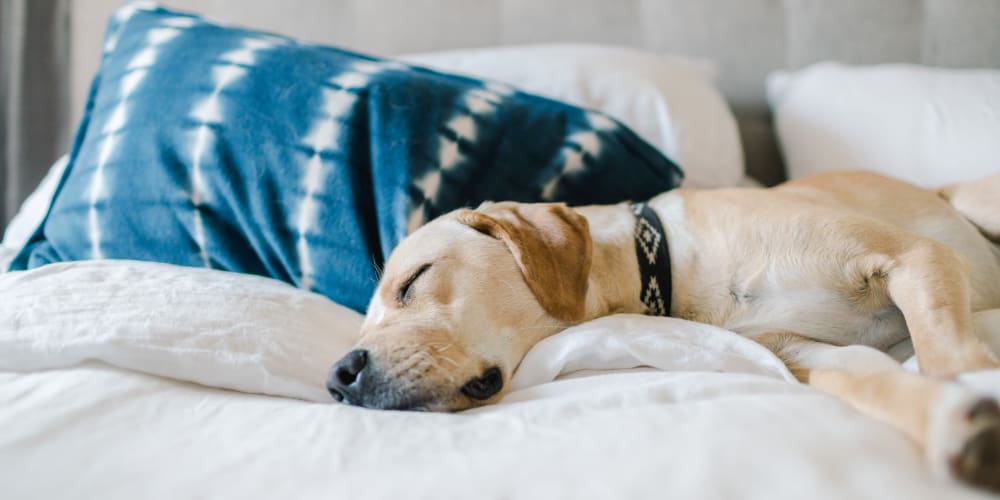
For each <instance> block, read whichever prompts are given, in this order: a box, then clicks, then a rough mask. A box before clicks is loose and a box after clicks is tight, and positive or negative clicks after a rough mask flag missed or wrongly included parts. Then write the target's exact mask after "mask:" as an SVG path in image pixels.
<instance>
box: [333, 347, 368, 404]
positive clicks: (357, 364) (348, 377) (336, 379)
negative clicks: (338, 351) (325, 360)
mask: <svg viewBox="0 0 1000 500" xmlns="http://www.w3.org/2000/svg"><path fill="white" fill-rule="evenodd" d="M367 366H368V351H366V350H364V349H355V350H353V351H351V352H349V353H347V355H346V356H344V357H343V358H341V359H340V361H337V363H336V364H335V365H333V368H332V369H331V370H330V377H329V378H328V379H327V381H326V388H327V390H328V391H330V395H331V396H333V399H336V400H337V401H344V400H345V399H347V400H348V402H350V401H351V400H354V401H357V400H358V399H359V398H358V396H359V395H360V394H359V393H360V387H361V384H362V380H361V379H363V378H364V371H365V367H367Z"/></svg>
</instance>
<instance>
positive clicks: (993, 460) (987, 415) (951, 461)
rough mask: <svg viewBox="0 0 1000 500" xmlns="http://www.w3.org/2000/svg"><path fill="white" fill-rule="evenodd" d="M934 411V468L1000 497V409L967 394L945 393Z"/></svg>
mask: <svg viewBox="0 0 1000 500" xmlns="http://www.w3.org/2000/svg"><path fill="white" fill-rule="evenodd" d="M946 392H950V393H951V394H945V395H944V397H942V398H939V400H938V401H937V405H935V407H934V408H931V412H930V415H929V417H930V422H928V423H929V425H930V428H929V429H928V430H929V431H930V432H929V434H928V442H927V453H928V458H929V459H930V460H931V465H932V467H934V468H935V469H936V470H937V471H938V472H940V473H943V474H947V475H949V476H951V477H954V478H956V479H958V480H960V481H962V482H965V483H967V484H969V485H971V486H975V487H978V488H983V489H986V490H989V491H992V492H995V493H1000V405H998V404H997V402H996V401H995V400H993V399H990V398H984V397H981V396H974V395H970V394H968V393H966V391H964V390H962V391H946Z"/></svg>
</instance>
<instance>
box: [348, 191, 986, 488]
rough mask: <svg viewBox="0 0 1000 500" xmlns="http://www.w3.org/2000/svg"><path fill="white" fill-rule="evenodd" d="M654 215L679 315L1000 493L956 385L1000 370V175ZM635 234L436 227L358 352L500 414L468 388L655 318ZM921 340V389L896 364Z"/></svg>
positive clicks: (526, 209)
mask: <svg viewBox="0 0 1000 500" xmlns="http://www.w3.org/2000/svg"><path fill="white" fill-rule="evenodd" d="M649 205H650V206H651V207H652V208H653V209H654V210H655V211H656V212H657V214H658V215H659V216H660V218H661V220H662V222H663V225H664V228H665V230H666V232H667V240H668V243H669V246H670V254H671V268H672V269H671V271H672V276H673V282H674V288H673V297H672V299H673V300H672V309H671V315H673V316H677V317H681V318H686V319H690V320H694V321H700V322H705V323H710V324H714V325H718V326H721V327H724V328H728V329H730V330H733V331H735V332H737V333H740V334H742V335H745V336H747V337H750V338H752V339H755V340H757V341H758V342H761V343H762V344H764V345H765V346H767V347H769V348H770V349H772V350H773V351H774V352H775V353H776V354H778V355H779V357H781V359H782V360H784V361H785V362H786V363H787V364H788V365H789V367H790V368H791V369H792V371H793V373H795V374H796V376H797V377H799V378H800V380H802V381H803V382H806V383H809V384H810V385H813V386H815V387H817V388H820V389H822V390H824V391H827V392H829V393H832V394H834V395H836V396H838V397H840V398H842V399H844V400H845V401H847V402H849V403H850V404H852V405H854V406H855V407H857V408H858V409H860V410H862V411H864V412H866V413H868V414H870V415H872V416H873V417H876V418H880V419H882V420H885V421H887V422H890V423H891V424H893V425H895V426H897V427H898V428H900V429H901V430H902V431H904V432H906V433H907V434H908V435H910V436H912V437H913V438H914V439H915V441H916V442H918V443H919V444H921V445H922V446H923V447H924V449H925V451H926V453H927V455H928V459H929V460H930V461H931V464H932V466H934V467H935V468H936V469H939V470H944V471H951V472H952V473H953V474H955V475H957V476H959V477H962V478H965V479H967V480H969V481H971V482H973V483H977V484H981V485H984V486H990V487H993V488H1000V484H997V481H1000V480H997V479H990V478H994V477H998V478H1000V461H994V462H989V460H990V458H989V457H990V456H991V455H989V454H990V453H996V452H997V450H1000V411H995V410H996V407H995V406H990V405H989V404H987V403H984V400H982V399H981V398H979V397H977V396H976V395H974V394H972V393H970V392H969V391H967V390H966V389H964V388H963V387H961V386H959V385H957V384H954V383H951V382H949V381H947V378H948V377H950V376H953V375H955V374H957V373H960V372H963V371H968V370H975V369H983V368H995V367H998V366H1000V363H998V361H997V357H996V354H994V353H992V352H991V351H990V349H989V347H988V346H987V344H986V343H985V342H984V340H983V339H981V338H980V337H979V336H977V334H976V332H975V330H974V328H973V313H974V312H975V311H983V310H987V309H994V308H1000V250H998V248H997V247H996V246H995V245H994V244H992V243H991V242H990V241H989V240H988V239H987V238H996V237H997V235H1000V220H998V217H997V214H1000V175H997V176H995V177H993V178H990V179H987V180H983V181H979V182H977V183H970V184H966V185H960V186H954V187H950V188H946V189H944V190H941V191H940V192H933V191H929V190H924V189H920V188H917V187H914V186H911V185H909V184H906V183H903V182H899V181H895V180H891V179H888V178H885V177H881V176H877V175H874V174H868V173H841V174H833V175H825V176H819V177H813V178H809V179H804V180H800V181H795V182H790V183H786V184H784V185H781V186H779V187H776V188H772V189H722V190H704V191H696V190H686V189H679V190H675V191H671V192H669V193H665V194H663V195H660V196H658V197H656V198H654V199H653V200H651V201H650V202H649ZM634 224H635V221H634V218H633V216H632V215H631V213H629V211H628V209H627V207H626V206H625V205H614V206H591V207H581V208H576V209H570V208H567V207H565V206H564V205H558V204H547V205H546V204H542V205H525V204H515V203H502V204H494V205H488V206H484V207H481V208H480V209H477V210H476V211H469V210H462V211H457V212H455V213H452V214H449V215H446V216H444V217H442V218H439V219H437V220H435V221H432V222H431V223H429V224H428V225H426V226H424V227H423V228H421V229H419V230H417V231H415V232H414V233H413V234H412V235H411V236H410V237H408V238H407V239H406V240H405V241H404V242H403V243H402V244H401V245H400V246H399V247H398V248H397V250H396V251H395V252H394V253H393V255H392V257H391V258H390V259H389V261H388V263H387V266H386V269H385V276H384V278H383V281H382V283H381V284H380V286H379V289H378V291H377V293H376V297H375V299H374V300H373V302H372V306H371V308H370V310H369V314H368V316H367V318H366V321H365V324H364V326H363V329H362V334H363V337H362V340H361V342H360V344H359V346H360V347H363V348H365V349H367V350H368V351H369V352H370V353H371V359H372V362H373V363H374V364H376V365H377V366H379V367H382V368H383V369H386V370H389V371H390V372H391V376H390V380H393V381H394V383H399V384H400V387H401V388H400V389H399V390H403V391H414V392H415V393H419V394H420V395H421V396H420V398H419V399H420V401H422V402H424V404H422V405H421V406H422V407H424V408H427V409H439V410H440V409H447V410H455V409H462V408H467V407H470V406H474V405H477V404H483V403H488V402H492V401H495V400H496V398H497V397H499V395H498V396H496V397H493V398H491V399H489V400H487V401H475V400H472V399H470V398H468V397H465V396H463V395H462V394H460V393H459V391H458V389H459V388H460V387H461V386H462V384H463V383H465V381H467V380H469V379H470V378H474V377H476V376H478V375H479V374H481V373H482V372H483V370H485V369H487V368H489V367H493V366H495V367H499V368H500V369H501V371H502V373H503V376H504V379H505V382H506V381H509V378H510V375H511V373H512V372H513V371H514V369H515V368H516V366H517V364H518V363H519V362H520V360H521V358H522V357H523V356H524V354H525V353H526V352H527V350H528V349H529V348H530V347H531V346H532V345H534V344H535V343H537V342H538V341H539V340H541V339H542V338H544V337H546V336H548V335H551V334H553V333H555V332H557V331H559V330H561V329H563V328H565V327H566V326H568V325H570V324H574V323H578V322H581V321H586V320H589V319H593V318H597V317H601V316H606V315H608V314H613V313H618V312H628V313H645V312H646V310H645V306H644V305H643V304H642V302H641V301H640V300H639V290H640V283H639V277H638V266H637V261H636V257H635V250H634V246H633V245H634V244H633V238H632V232H633V230H634ZM984 235H985V236H984ZM427 264H430V267H429V268H427V271H426V272H425V273H423V274H422V275H421V276H420V278H419V279H417V280H416V281H414V282H413V285H412V287H413V289H412V290H411V291H410V294H409V295H408V296H410V297H412V298H411V299H408V301H407V302H406V303H403V302H401V301H399V300H397V297H396V295H397V291H398V290H397V289H398V287H399V286H400V283H402V282H403V280H406V279H407V277H408V276H411V275H412V274H413V273H414V272H415V271H414V270H415V269H417V268H419V267H421V266H426V265H427ZM907 336H909V338H910V339H912V341H913V345H914V349H915V351H916V353H917V358H918V360H919V363H920V367H921V371H922V372H923V375H914V374H909V373H906V372H903V371H901V370H900V369H899V366H898V363H895V362H894V361H892V360H890V359H888V358H887V357H886V356H885V355H884V354H882V353H881V352H879V351H884V350H886V349H888V348H889V347H890V346H892V345H894V344H897V343H899V342H901V341H903V340H905V339H906V338H907ZM837 346H854V347H850V348H841V349H847V350H848V351H842V350H838V348H837ZM845 352H850V353H852V354H851V355H850V356H845V355H844V353H845ZM984 450H985V451H984ZM994 460H996V459H994ZM984 478H985V479H984ZM990 481H993V482H992V483H991V482H990Z"/></svg>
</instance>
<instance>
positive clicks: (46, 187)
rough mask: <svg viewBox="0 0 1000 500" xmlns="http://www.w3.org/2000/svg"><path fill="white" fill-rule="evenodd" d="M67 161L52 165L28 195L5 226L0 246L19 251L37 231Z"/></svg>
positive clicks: (65, 158) (58, 161)
mask: <svg viewBox="0 0 1000 500" xmlns="http://www.w3.org/2000/svg"><path fill="white" fill-rule="evenodd" d="M68 161H69V159H68V158H67V157H66V156H65V155H64V156H62V157H61V158H59V159H58V160H56V162H55V163H53V164H52V166H51V167H50V168H49V171H48V172H47V173H46V174H45V177H44V178H43V179H42V182H40V183H38V187H36V188H35V190H34V191H32V192H31V194H30V195H28V197H27V198H26V199H25V200H24V203H22V204H21V206H20V208H18V210H17V213H16V214H15V215H14V218H13V219H11V220H10V223H9V224H7V229H6V230H5V231H4V233H3V243H0V245H3V246H4V247H7V248H16V249H18V250H20V249H21V247H23V246H24V244H25V243H26V242H27V241H28V238H30V237H31V235H32V234H33V233H34V232H35V230H36V229H38V226H39V225H40V224H41V223H42V221H43V220H44V219H45V214H46V213H47V211H48V209H49V205H51V204H52V197H53V196H54V195H55V193H56V186H58V185H59V179H60V178H62V174H63V171H64V170H66V163H68Z"/></svg>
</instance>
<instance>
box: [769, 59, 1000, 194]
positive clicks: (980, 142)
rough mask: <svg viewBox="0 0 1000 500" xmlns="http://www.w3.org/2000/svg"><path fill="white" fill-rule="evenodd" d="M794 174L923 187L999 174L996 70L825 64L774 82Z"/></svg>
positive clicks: (772, 92)
mask: <svg viewBox="0 0 1000 500" xmlns="http://www.w3.org/2000/svg"><path fill="white" fill-rule="evenodd" d="M768 96H769V99H770V102H771V107H772V109H773V111H774V116H775V122H776V125H777V131H778V137H779V140H780V142H781V148H782V151H783V153H784V156H785V162H786V164H787V167H788V175H789V178H792V179H796V178H799V177H804V176H807V175H812V174H817V173H821V172H829V171H831V170H842V169H858V168H860V169H865V170H872V171H875V172H879V173H882V174H885V175H889V176H892V177H896V178H899V179H903V180H906V181H909V182H912V183H915V184H918V185H921V186H925V187H935V186H941V185H944V184H948V183H953V182H959V181H967V180H971V179H975V178H978V177H982V176H985V175H987V174H991V173H996V172H1000V70H961V69H942V68H930V67H925V66H914V65H882V66H845V65H842V64H835V63H822V64H817V65H814V66H810V67H808V68H805V69H803V70H800V71H795V72H777V73H775V74H772V75H771V76H770V78H769V79H768Z"/></svg>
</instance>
